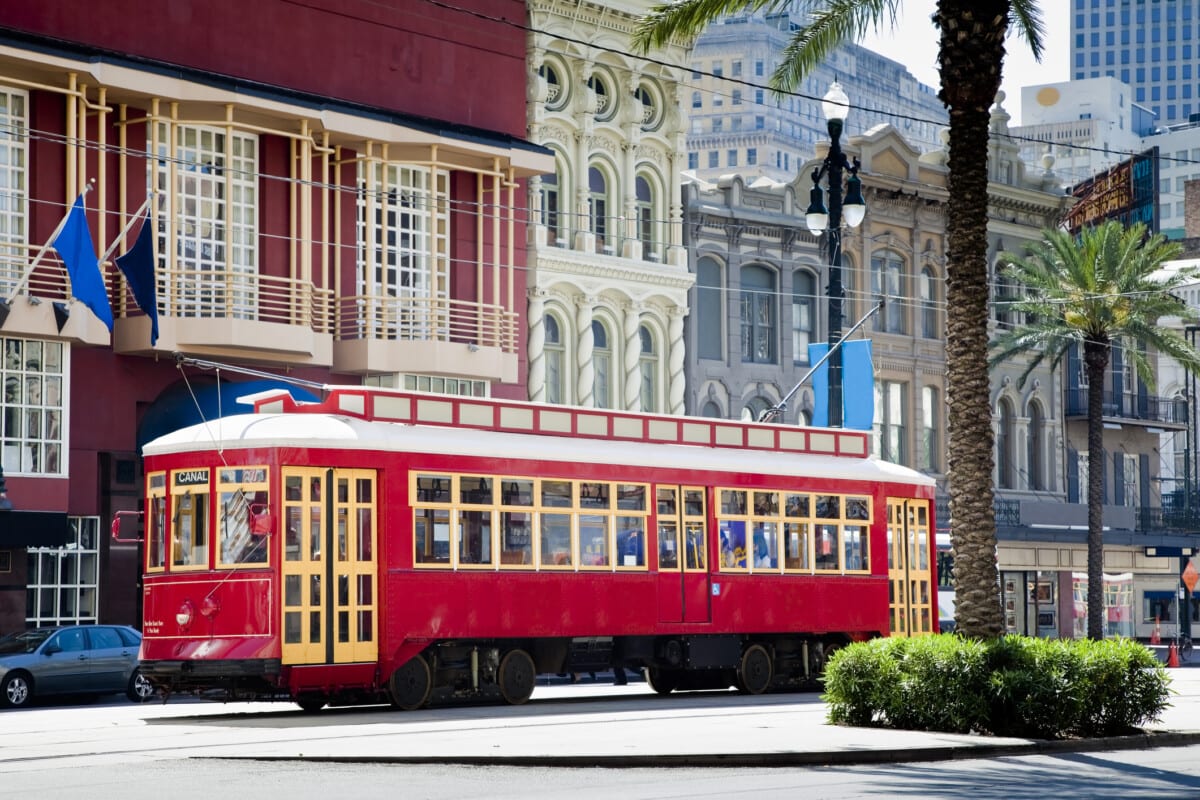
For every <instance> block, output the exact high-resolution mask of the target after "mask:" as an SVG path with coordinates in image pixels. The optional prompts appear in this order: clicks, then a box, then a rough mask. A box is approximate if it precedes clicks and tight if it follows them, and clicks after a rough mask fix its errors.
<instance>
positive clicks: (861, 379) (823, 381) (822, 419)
mask: <svg viewBox="0 0 1200 800" xmlns="http://www.w3.org/2000/svg"><path fill="white" fill-rule="evenodd" d="M828 349H829V345H828V344H825V343H824V342H822V343H820V344H810V345H809V346H808V358H809V360H810V361H812V362H813V363H814V364H815V363H816V362H817V361H818V360H820V358H821V356H823V355H825V351H826V350H828ZM812 387H813V418H812V424H813V425H816V426H817V427H821V428H823V427H826V426H827V425H829V362H828V361H826V362H825V363H824V364H822V365H821V367H820V368H819V369H818V370H817V371H816V372H814V373H813V376H812ZM874 425H875V365H874V364H873V363H872V360H871V340H870V339H855V340H853V341H849V342H845V343H843V344H842V427H843V428H850V429H853V430H859V431H869V430H871V429H872V428H873V427H874Z"/></svg>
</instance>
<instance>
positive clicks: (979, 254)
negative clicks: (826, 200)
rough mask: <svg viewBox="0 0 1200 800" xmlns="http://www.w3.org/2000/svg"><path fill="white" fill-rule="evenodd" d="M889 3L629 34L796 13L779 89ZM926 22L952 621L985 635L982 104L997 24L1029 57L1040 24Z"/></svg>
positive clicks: (662, 22)
mask: <svg viewBox="0 0 1200 800" xmlns="http://www.w3.org/2000/svg"><path fill="white" fill-rule="evenodd" d="M1059 1H1061V0H1059ZM901 6H902V0H677V2H671V3H665V4H662V5H658V6H655V7H654V8H653V9H652V11H651V13H650V14H649V15H647V16H646V17H645V18H644V19H643V20H642V22H641V23H640V24H639V26H638V28H637V30H636V31H635V34H634V40H633V41H634V46H635V47H638V48H641V49H642V51H643V52H644V51H647V50H649V49H650V48H651V47H654V46H661V45H663V44H665V43H666V42H668V41H670V40H671V39H672V38H673V37H676V36H686V37H691V36H696V35H698V34H699V33H700V32H701V31H702V30H703V29H704V27H705V26H706V25H707V24H708V23H709V22H711V21H712V20H714V19H717V18H719V17H722V16H726V15H729V14H735V13H740V12H747V11H759V10H767V11H780V10H783V9H785V8H790V9H793V10H794V11H797V12H802V13H803V12H807V13H808V17H807V19H808V20H809V23H808V24H807V25H805V26H803V27H801V28H798V29H797V30H796V32H795V34H794V35H793V37H792V39H791V41H790V42H789V44H788V46H787V47H786V48H785V49H784V53H783V58H782V60H781V62H780V64H779V66H778V68H777V69H776V70H775V72H774V73H773V74H772V76H771V82H772V85H773V86H774V87H775V89H776V90H777V91H781V92H784V91H791V90H792V89H793V88H794V87H796V86H798V85H800V80H801V79H802V77H803V76H804V75H805V74H806V73H807V72H809V71H811V70H813V69H814V68H815V67H816V66H817V65H819V64H820V63H822V62H823V61H824V60H825V58H827V57H828V56H829V55H830V54H831V52H832V51H833V49H834V48H836V47H837V46H838V45H839V44H841V43H843V42H846V41H853V40H857V39H861V38H862V37H863V36H864V35H865V34H866V33H867V31H868V30H872V29H875V28H878V27H879V26H880V25H882V24H885V23H886V24H888V25H890V26H892V27H895V23H896V19H897V15H898V13H899V11H900V8H901ZM932 22H933V25H934V26H935V27H936V28H937V29H938V30H939V31H940V35H939V44H938V72H939V76H940V77H941V84H942V86H941V89H940V90H939V91H938V97H939V98H940V99H941V100H942V102H943V103H945V104H946V108H947V109H948V111H949V112H950V142H949V159H948V166H949V176H948V190H949V203H948V205H947V211H946V233H947V256H948V266H947V270H946V301H947V307H948V312H947V315H946V316H947V320H946V323H947V324H946V328H947V332H946V374H947V400H948V402H949V426H948V433H949V441H948V445H949V463H948V467H949V469H948V473H947V474H948V477H949V485H950V518H951V523H952V525H951V531H952V533H951V540H952V545H953V548H954V559H955V560H954V576H955V622H956V625H957V630H958V631H960V632H961V633H963V634H964V635H967V636H973V637H977V638H992V637H995V636H998V635H1000V632H1001V630H1002V625H1001V611H1000V583H999V576H998V574H997V570H996V520H995V512H994V510H993V507H992V445H993V438H992V422H991V407H990V403H989V399H990V398H989V385H988V364H987V345H988V331H987V319H988V313H987V307H988V264H987V261H988V259H987V222H988V209H987V204H988V171H987V157H986V154H987V152H988V149H987V145H988V124H989V122H990V113H989V109H990V107H991V105H992V102H993V101H994V100H995V98H996V93H997V92H998V91H999V90H1000V76H1001V70H1002V68H1003V65H1004V53H1005V49H1004V40H1005V37H1006V36H1007V34H1008V31H1009V28H1010V27H1012V28H1014V29H1015V30H1016V31H1017V32H1018V33H1019V34H1020V36H1021V37H1022V38H1024V39H1025V40H1026V42H1028V44H1029V47H1030V49H1031V50H1032V51H1033V54H1034V56H1035V57H1038V58H1040V57H1041V52H1042V21H1041V15H1040V13H1039V10H1038V4H1037V2H1036V0H938V2H937V10H936V11H935V12H934V14H933V17H932Z"/></svg>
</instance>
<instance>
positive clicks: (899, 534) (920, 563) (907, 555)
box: [887, 497, 933, 636]
mask: <svg viewBox="0 0 1200 800" xmlns="http://www.w3.org/2000/svg"><path fill="white" fill-rule="evenodd" d="M887 503H888V528H887V541H888V597H889V610H890V612H891V614H890V616H891V626H892V636H920V635H922V634H926V633H933V568H932V567H931V563H932V561H931V558H930V542H931V539H932V537H931V536H930V530H929V501H928V500H910V499H905V498H897V497H889V498H888V501H887Z"/></svg>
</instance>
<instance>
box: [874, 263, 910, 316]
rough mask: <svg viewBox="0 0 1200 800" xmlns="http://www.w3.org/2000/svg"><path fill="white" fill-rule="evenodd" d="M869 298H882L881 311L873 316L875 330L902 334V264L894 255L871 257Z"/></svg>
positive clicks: (903, 301)
mask: <svg viewBox="0 0 1200 800" xmlns="http://www.w3.org/2000/svg"><path fill="white" fill-rule="evenodd" d="M871 297H872V298H875V297H883V298H885V299H886V302H885V304H884V306H883V311H881V312H880V313H878V314H876V315H875V330H877V331H886V332H888V333H904V332H905V326H904V304H905V300H906V298H905V296H904V262H903V261H901V260H900V257H899V256H897V255H896V254H894V253H889V252H881V253H876V254H875V255H874V256H872V257H871Z"/></svg>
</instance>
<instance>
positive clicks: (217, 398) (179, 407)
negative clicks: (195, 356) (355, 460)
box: [137, 380, 320, 453]
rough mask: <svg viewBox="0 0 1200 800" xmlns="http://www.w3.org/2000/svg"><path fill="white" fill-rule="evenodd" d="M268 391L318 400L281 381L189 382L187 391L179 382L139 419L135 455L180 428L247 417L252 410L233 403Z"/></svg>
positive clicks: (312, 395) (184, 384)
mask: <svg viewBox="0 0 1200 800" xmlns="http://www.w3.org/2000/svg"><path fill="white" fill-rule="evenodd" d="M269 389H284V390H286V391H288V392H291V394H292V397H294V398H296V399H297V400H298V401H309V402H315V401H317V400H319V399H320V398H318V397H317V396H316V395H314V394H313V393H312V392H310V391H308V390H307V389H303V388H301V387H299V386H296V385H295V384H292V383H288V382H287V381H282V380H280V381H275V380H258V381H224V380H223V381H221V382H220V383H217V382H216V381H209V382H206V383H197V382H196V381H195V380H193V381H192V382H191V386H190V387H189V385H188V384H187V383H184V382H180V383H177V384H175V385H174V386H172V387H171V388H169V389H167V390H166V391H164V392H163V393H162V394H160V395H159V396H158V399H157V400H155V401H154V403H153V404H152V405H151V406H150V408H149V409H148V410H147V411H146V414H145V416H143V417H142V422H141V424H140V425H139V426H138V433H137V446H138V452H139V453H140V452H141V450H142V447H143V446H144V445H145V444H146V442H150V441H153V440H154V439H157V438H158V437H159V436H163V435H165V434H168V433H171V432H173V431H177V430H179V429H180V428H186V427H187V426H189V425H196V424H199V423H201V422H205V421H211V420H214V419H218V418H220V417H228V416H232V415H234V414H248V413H250V412H251V411H253V409H252V408H251V407H250V406H247V405H243V404H242V403H239V402H238V401H237V399H238V398H239V397H244V396H246V395H248V394H255V393H257V392H265V391H267V390H269Z"/></svg>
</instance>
